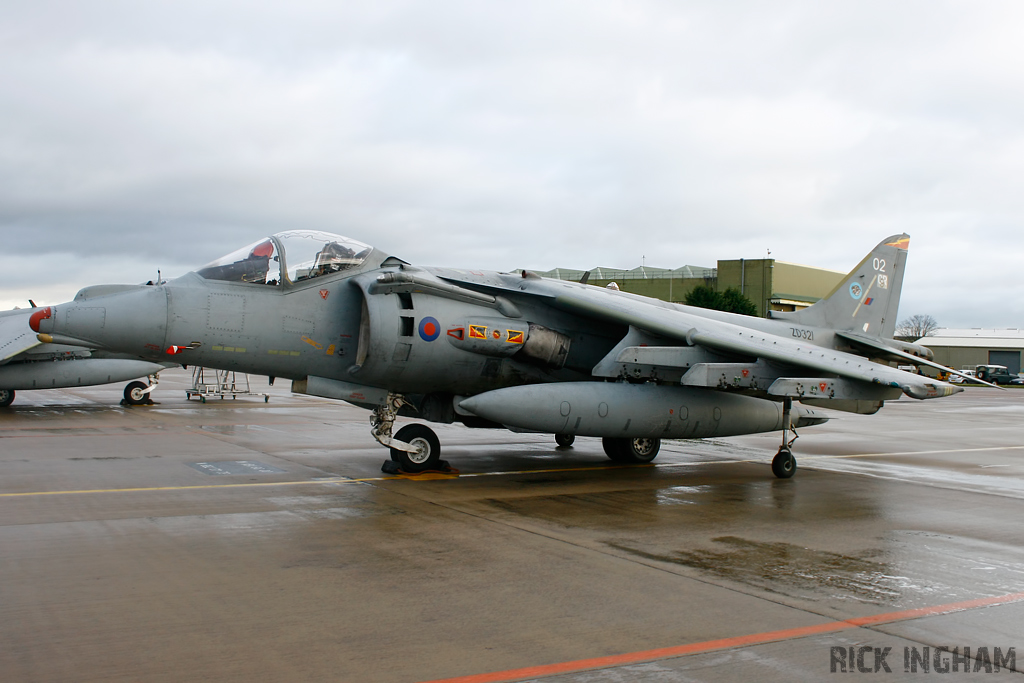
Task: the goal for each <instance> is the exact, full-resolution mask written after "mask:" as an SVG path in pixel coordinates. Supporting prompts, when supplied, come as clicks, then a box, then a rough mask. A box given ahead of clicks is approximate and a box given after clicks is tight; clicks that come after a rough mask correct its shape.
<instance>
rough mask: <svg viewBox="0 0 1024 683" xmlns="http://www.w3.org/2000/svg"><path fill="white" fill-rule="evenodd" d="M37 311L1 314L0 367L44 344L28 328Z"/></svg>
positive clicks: (29, 310)
mask: <svg viewBox="0 0 1024 683" xmlns="http://www.w3.org/2000/svg"><path fill="white" fill-rule="evenodd" d="M35 310H36V309H31V308H30V309H25V310H17V311H4V312H2V313H0V365H3V364H5V363H7V362H9V361H10V360H11V359H12V358H14V357H15V356H17V355H18V354H20V353H24V352H25V351H28V350H29V349H31V348H33V347H36V346H39V345H40V344H42V342H41V341H39V339H38V338H37V337H36V333H35V332H33V331H32V328H31V327H29V326H28V319H29V318H30V317H32V314H33V313H34V312H35Z"/></svg>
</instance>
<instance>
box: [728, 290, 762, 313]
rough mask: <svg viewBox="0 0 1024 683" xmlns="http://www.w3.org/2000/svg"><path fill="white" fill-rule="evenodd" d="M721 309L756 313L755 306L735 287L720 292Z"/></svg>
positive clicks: (731, 311) (732, 311)
mask: <svg viewBox="0 0 1024 683" xmlns="http://www.w3.org/2000/svg"><path fill="white" fill-rule="evenodd" d="M722 304H723V305H722V310H723V311H729V312H730V313H742V314H743V315H757V306H755V305H754V302H753V301H751V300H750V299H748V298H747V297H746V295H744V294H743V292H741V291H740V290H738V289H736V288H735V287H730V288H728V289H727V290H725V291H724V292H722Z"/></svg>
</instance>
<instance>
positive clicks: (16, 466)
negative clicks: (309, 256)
mask: <svg viewBox="0 0 1024 683" xmlns="http://www.w3.org/2000/svg"><path fill="white" fill-rule="evenodd" d="M189 379H190V378H189V375H188V373H186V372H184V371H168V372H165V373H164V374H163V375H162V378H161V383H160V385H159V387H158V388H157V389H156V391H155V392H154V394H153V396H154V398H155V400H156V401H157V405H153V406H145V407H124V406H120V405H118V402H119V400H120V398H121V391H122V389H123V385H109V386H105V387H92V388H86V389H73V390H72V389H69V390H51V391H35V392H32V391H25V392H18V397H17V400H16V402H15V404H14V405H13V406H11V407H10V408H7V409H0V672H2V673H0V679H2V680H3V681H33V682H35V681H79V682H82V681H143V680H144V681H191V680H209V681H380V682H392V681H396V682H407V681H409V682H416V681H434V680H437V679H451V678H456V679H457V680H460V681H463V682H464V683H471V682H472V683H482V682H483V681H505V680H538V681H540V680H543V681H559V682H569V681H572V682H582V681H587V682H590V681H597V682H602V683H604V682H609V683H610V682H618V681H658V682H659V683H660V682H668V681H748V680H758V681H776V680H778V681H821V680H825V679H829V678H830V677H834V676H833V675H832V674H831V673H830V666H835V667H836V668H837V671H843V670H847V671H848V669H847V668H846V665H847V663H848V662H849V655H850V653H851V650H850V648H852V649H853V651H852V652H853V655H854V657H853V659H854V662H853V664H854V665H855V666H856V665H859V666H860V667H861V669H860V670H861V671H871V672H875V671H877V673H876V674H875V677H876V678H877V679H880V680H908V679H913V680H920V676H921V675H922V674H923V673H924V670H925V664H924V663H923V662H927V664H928V667H930V668H931V671H930V673H935V672H936V671H941V670H942V668H943V667H944V666H945V665H953V664H955V665H957V666H958V667H959V669H958V671H959V672H960V673H959V674H958V676H957V678H960V677H963V676H964V673H963V668H964V666H965V664H964V663H963V662H962V661H960V658H961V657H962V656H963V655H964V648H965V647H966V648H970V649H971V658H970V660H969V662H968V663H967V664H966V666H970V667H971V670H972V673H971V674H969V675H970V676H971V677H974V678H977V677H979V676H980V677H982V679H983V680H985V679H987V677H986V676H984V672H985V671H986V664H988V666H989V668H990V669H993V667H997V668H999V669H1000V670H1001V678H1002V679H1006V678H1009V679H1010V680H1020V679H1018V674H1013V673H1011V672H1010V671H1008V669H1010V668H1015V667H1019V668H1021V669H1024V628H1022V625H1024V525H1022V523H1021V520H1022V519H1024V427H1022V419H1024V391H1021V390H1009V391H997V390H994V389H984V388H976V389H968V390H967V391H966V392H964V393H962V394H958V395H956V396H953V397H951V398H948V399H941V400H932V401H921V402H919V401H913V400H909V399H905V400H900V401H896V402H892V403H889V404H887V405H886V407H885V408H884V409H883V410H882V411H881V412H880V413H878V414H877V415H874V416H857V415H849V414H843V413H836V414H835V417H836V418H837V419H834V420H832V421H830V422H829V423H828V424H825V425H821V426H817V427H810V428H806V429H804V430H802V432H801V438H800V439H799V440H798V441H797V443H796V445H795V448H794V453H795V455H796V457H797V460H798V463H799V470H798V472H797V474H796V476H795V477H794V478H793V479H791V480H785V481H782V480H777V479H775V478H774V477H773V476H772V474H771V470H770V467H769V463H770V461H771V457H772V455H774V452H775V450H776V449H777V448H778V443H779V440H780V438H781V437H780V435H778V434H770V435H759V436H749V437H740V438H729V439H718V440H715V439H709V440H704V441H694V442H688V441H675V442H671V443H665V444H663V446H662V451H661V454H660V455H659V456H658V458H657V460H656V461H655V462H654V464H653V465H648V466H625V467H624V466H615V465H613V464H612V463H611V462H610V461H609V460H608V459H607V458H606V457H605V456H604V454H603V451H602V449H601V444H600V440H598V439H586V438H580V439H578V440H577V441H576V444H575V445H574V447H572V448H556V447H555V444H554V443H553V440H552V439H551V437H550V436H544V435H532V434H526V435H524V434H513V433H510V432H504V431H493V430H469V429H466V428H463V427H461V426H446V425H437V426H435V429H436V431H437V433H438V435H439V437H440V439H441V444H442V449H443V455H442V457H444V458H445V459H446V460H448V461H449V462H450V463H451V464H452V466H453V467H456V468H458V469H459V470H460V471H461V472H460V474H459V475H458V476H455V475H434V476H427V477H418V478H402V477H393V476H388V475H385V474H383V473H382V472H381V469H380V468H381V464H382V463H383V461H384V460H385V459H386V458H387V457H388V454H387V451H386V449H384V448H382V447H380V446H378V445H377V444H376V442H374V440H373V439H372V437H371V436H370V433H369V426H368V421H367V418H368V413H366V412H365V411H362V410H359V409H357V408H354V407H351V406H348V405H346V404H342V403H339V402H334V401H328V400H320V399H315V398H310V397H305V396H293V395H292V394H291V393H290V392H289V391H288V383H287V382H279V383H278V384H277V386H274V387H269V388H268V387H267V386H266V380H265V379H264V378H253V383H254V390H255V391H259V392H269V393H270V394H271V397H270V401H269V403H265V402H264V400H263V398H262V397H258V396H257V397H240V398H238V399H236V400H232V399H227V400H220V399H212V400H210V401H208V402H206V403H200V402H199V401H198V400H196V399H193V400H191V401H187V400H186V399H185V393H184V390H185V388H186V387H187V385H188V382H189ZM257 385H259V388H257ZM432 426H433V425H432ZM941 647H948V648H949V649H950V650H952V649H953V648H954V647H956V648H958V650H957V655H956V657H954V656H953V655H952V654H950V653H946V652H945V651H942V650H939V651H938V652H936V648H941ZM885 648H891V650H890V651H888V652H886V651H885ZM924 648H929V650H928V651H927V653H926V652H925V650H924ZM995 648H999V652H998V653H997V652H996V650H995ZM1011 648H1012V650H1011ZM1017 652H1020V654H1021V662H1020V664H1019V665H1018V664H1016V661H1017V660H1016V653H1017ZM1010 653H1012V654H1013V655H1014V658H1013V661H1012V662H1011V661H1010ZM905 655H906V657H907V658H908V666H909V663H910V661H911V660H913V663H914V666H915V667H916V668H917V671H918V672H917V673H907V672H905V670H904V669H905V667H904V664H905V662H904V657H905ZM935 655H938V661H937V662H936V660H935ZM915 656H916V657H917V659H915V658H914V657H915ZM858 658H859V661H857V660H858ZM840 661H841V667H842V668H840ZM936 664H937V665H938V666H937V668H936ZM887 668H888V669H890V670H891V673H889V672H887V670H886V669H887ZM975 670H977V673H974V672H975ZM993 670H994V669H993Z"/></svg>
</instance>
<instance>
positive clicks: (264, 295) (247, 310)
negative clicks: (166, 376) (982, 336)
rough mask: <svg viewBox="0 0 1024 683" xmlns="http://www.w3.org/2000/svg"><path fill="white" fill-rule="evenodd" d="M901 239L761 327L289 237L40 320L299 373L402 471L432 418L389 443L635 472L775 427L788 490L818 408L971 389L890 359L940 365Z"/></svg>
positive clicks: (60, 337)
mask: <svg viewBox="0 0 1024 683" xmlns="http://www.w3.org/2000/svg"><path fill="white" fill-rule="evenodd" d="M908 244H909V238H908V237H907V236H906V235H895V236H893V237H890V238H887V239H885V240H883V241H882V242H881V243H880V244H879V245H878V246H877V247H875V249H874V250H873V251H872V252H871V253H870V254H869V255H868V256H867V257H866V258H865V259H864V260H863V261H861V263H860V264H859V265H858V266H857V267H856V268H854V269H853V271H852V272H850V274H849V275H848V276H847V277H846V278H845V279H844V280H843V282H842V283H841V284H840V285H839V286H838V287H837V288H836V289H835V291H833V292H832V294H830V295H829V296H828V297H826V298H825V299H823V300H821V301H819V302H818V303H816V304H815V305H814V306H811V307H809V308H807V309H805V310H802V311H798V312H795V313H774V314H773V315H772V318H771V319H760V318H751V317H746V316H740V315H735V314H729V313H723V312H717V311H709V310H704V309H698V308H691V307H687V306H681V305H678V304H671V303H666V302H663V301H659V300H655V299H649V298H646V297H642V296H637V295H633V294H628V293H625V292H617V291H612V290H608V289H604V288H598V287H593V286H590V285H586V284H580V283H574V282H564V281H559V280H550V279H546V278H542V277H539V276H537V275H535V274H534V273H531V272H529V271H523V272H522V273H496V272H484V271H478V270H455V269H450V268H421V267H416V266H412V265H410V264H408V263H406V262H405V261H402V260H401V259H399V258H396V257H394V256H389V255H388V254H385V253H383V252H381V251H379V250H377V249H375V248H373V247H371V246H369V245H366V244H363V243H361V242H357V241H356V240H353V239H348V238H345V237H341V236H339V235H334V234H330V233H324V232H317V231H311V230H293V231H288V232H282V233H279V234H276V235H274V236H272V237H268V238H266V239H263V240H260V241H258V242H256V243H254V244H251V245H249V246H247V247H244V248H242V249H240V250H238V251H236V252H233V253H231V254H228V255H227V256H225V257H223V258H220V259H218V260H216V261H214V262H212V263H210V264H208V265H206V266H203V267H202V268H200V269H198V270H196V271H194V272H191V273H188V274H186V275H184V276H182V277H180V278H177V279H175V280H171V281H169V282H167V283H162V284H157V285H148V286H147V285H138V286H133V285H104V286H98V287H87V288H86V289H83V290H82V291H80V292H79V293H78V295H77V296H76V297H75V299H74V300H73V301H71V302H69V303H66V304H61V305H58V306H52V307H48V308H45V309H42V310H37V311H35V312H34V313H32V315H31V327H32V329H33V330H34V331H35V332H36V333H37V334H38V338H39V339H40V340H42V341H44V342H45V343H48V344H65V345H72V346H85V347H90V348H97V349H104V350H106V351H108V352H117V353H124V354H129V355H132V356H139V357H141V358H145V359H149V360H152V361H155V362H159V361H168V360H171V361H175V362H179V363H182V364H193V365H202V366H206V367H211V368H220V369H225V370H236V371H239V372H247V373H253V374H263V375H268V376H270V377H272V378H273V377H283V378H288V379H290V380H292V390H293V391H295V392H298V393H305V394H311V395H315V396H322V397H329V398H335V399H341V400H344V401H348V402H349V403H353V404H355V405H358V406H361V407H364V408H367V409H368V410H371V411H372V414H371V416H370V423H371V431H372V434H373V436H374V437H375V438H376V439H377V440H378V441H379V442H380V443H381V444H383V445H384V446H387V447H389V448H390V449H391V457H392V460H395V461H397V462H398V463H399V465H400V466H401V468H402V469H404V470H406V471H412V472H415V471H423V470H425V469H432V468H436V467H437V466H438V463H439V458H440V453H441V449H440V445H439V443H438V439H437V436H436V435H435V434H434V432H433V431H432V430H431V429H430V428H428V427H427V426H425V425H423V424H410V425H407V426H405V427H403V428H402V429H400V430H398V431H397V432H396V433H394V434H393V433H392V428H393V424H394V421H395V418H396V416H398V415H407V416H412V417H418V418H420V419H422V420H425V421H428V422H441V423H451V422H461V423H463V424H464V425H466V426H468V427H504V428H509V429H512V430H516V431H532V432H541V433H550V434H554V435H555V440H556V441H557V443H558V444H560V445H568V444H571V443H572V441H573V439H575V437H577V436H593V437H601V438H602V440H603V445H604V450H605V452H606V453H607V454H608V457H609V458H611V459H612V460H614V461H617V462H634V463H643V462H649V461H651V460H652V459H653V458H654V457H655V456H656V455H657V452H658V448H659V446H660V441H661V439H664V438H673V439H691V438H701V437H710V436H730V435H737V434H751V433H758V432H772V431H781V432H782V444H781V447H780V448H779V451H778V453H777V455H776V456H775V458H774V460H773V463H772V469H773V471H774V473H775V474H776V475H777V476H779V477H783V478H785V477H790V476H792V475H793V473H794V471H795V469H796V461H795V460H794V458H793V455H792V452H791V445H792V440H791V438H790V432H791V431H792V430H793V429H794V428H799V427H803V426H807V425H814V424H818V423H821V422H824V421H825V420H826V419H827V418H826V416H825V415H824V414H823V413H822V412H821V411H820V410H818V408H820V407H827V408H833V409H836V410H844V411H852V412H856V413H873V412H875V411H877V410H878V409H879V408H880V407H881V406H882V404H883V402H884V401H886V400H892V399H895V398H898V397H900V396H901V395H904V394H905V395H907V396H910V397H912V398H916V399H929V398H937V397H942V396H949V395H951V394H953V393H955V392H958V391H961V389H960V388H959V387H955V386H952V385H950V384H945V383H943V382H940V381H937V380H933V379H930V378H928V377H925V376H922V375H918V374H913V373H910V372H904V371H901V370H899V369H897V368H894V367H892V366H891V365H890V361H894V360H897V361H899V362H901V363H906V362H907V361H910V362H912V363H917V364H924V365H935V363H933V362H932V361H931V360H930V358H929V355H930V354H929V352H928V350H927V349H925V348H924V347H921V346H917V345H914V344H905V343H900V342H897V341H894V340H893V339H892V333H893V330H894V327H895V321H896V311H897V307H898V305H899V296H900V288H901V286H902V281H903V273H904V265H905V261H906V254H907V246H908ZM937 367H941V366H937ZM794 438H795V437H794Z"/></svg>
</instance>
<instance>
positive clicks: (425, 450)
mask: <svg viewBox="0 0 1024 683" xmlns="http://www.w3.org/2000/svg"><path fill="white" fill-rule="evenodd" d="M393 438H394V440H395V441H401V442H403V443H407V444H409V445H410V446H412V447H413V448H414V449H415V450H414V451H407V450H400V449H398V448H395V447H394V446H392V447H391V459H392V460H394V461H395V462H397V463H398V464H399V465H400V466H401V467H402V469H403V470H404V471H406V472H423V471H425V470H436V469H437V468H438V467H439V465H440V462H441V442H440V441H439V440H438V438H437V434H434V430H432V429H431V428H430V427H427V426H426V425H421V424H412V425H406V426H404V427H402V428H401V429H399V430H398V432H396V433H395V436H394V437H393Z"/></svg>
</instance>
